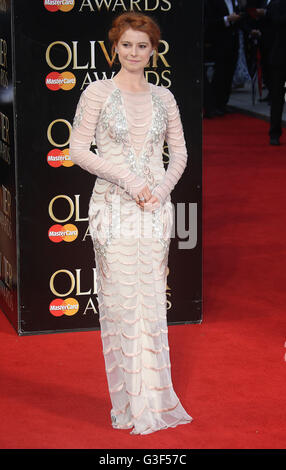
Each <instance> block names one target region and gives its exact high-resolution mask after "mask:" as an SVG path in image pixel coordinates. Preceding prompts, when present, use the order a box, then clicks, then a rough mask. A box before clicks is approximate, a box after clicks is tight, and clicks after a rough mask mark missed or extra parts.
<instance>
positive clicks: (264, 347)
mask: <svg viewBox="0 0 286 470" xmlns="http://www.w3.org/2000/svg"><path fill="white" fill-rule="evenodd" d="M267 130H268V124H267V123H265V122H264V121H260V120H257V119H255V118H250V117H245V116H240V115H238V114H236V115H235V114H234V115H228V116H226V117H225V118H220V119H216V120H210V121H204V134H205V136H204V150H205V152H204V321H203V323H202V324H201V325H187V326H183V325H177V326H170V327H169V341H170V347H171V361H172V376H173V383H174V387H175V390H176V392H177V394H178V395H179V397H180V399H181V401H182V403H183V405H184V406H185V407H186V409H187V411H188V412H189V413H190V414H191V415H192V416H193V418H194V421H193V423H191V424H187V425H182V426H178V427H177V428H175V429H170V430H165V431H159V432H157V433H154V434H151V435H147V436H136V435H130V434H129V431H128V430H114V429H113V428H112V427H111V425H110V421H109V411H110V402H109V398H108V392H107V383H106V377H105V371H104V363H103V356H102V348H101V340H100V333H99V332H98V331H97V332H88V333H66V334H52V335H43V336H30V337H18V336H17V335H16V333H15V332H14V330H13V329H12V327H11V326H10V324H9V323H8V321H7V320H6V318H5V317H4V315H2V314H1V315H0V354H1V375H0V380H1V387H0V394H1V399H0V400H1V401H0V416H1V425H0V426H1V430H0V447H1V448H2V449H11V448H18V449H31V448H42V449H47V448H51V449H58V448H62V449H75V448H82V449H87V448H91V449H96V448H97V449H112V448H114V449H129V448H135V449H140V448H144V449H168V448H169V449H176V448H177V449H180V448H190V449H230V448H233V449H267V448H270V449H278V448H285V395H286V394H285V370H286V363H285V353H286V348H285V304H286V289H285V285H286V269H285V266H286V248H285V239H286V224H285V214H284V213H285V202H286V201H285V199H286V190H285V186H286V152H285V148H286V145H285V144H286V142H285V137H284V145H282V146H281V147H279V148H278V147H277V148H276V147H270V146H269V145H268V136H267ZM282 143H283V139H282Z"/></svg>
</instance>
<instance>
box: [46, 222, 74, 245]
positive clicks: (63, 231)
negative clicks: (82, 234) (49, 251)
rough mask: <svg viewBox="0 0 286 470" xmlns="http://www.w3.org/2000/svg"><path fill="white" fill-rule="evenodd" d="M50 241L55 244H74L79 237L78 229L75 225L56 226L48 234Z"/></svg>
mask: <svg viewBox="0 0 286 470" xmlns="http://www.w3.org/2000/svg"><path fill="white" fill-rule="evenodd" d="M48 236H49V239H50V240H51V241H52V242H54V243H60V242H62V241H64V242H73V241H74V240H75V239H76V238H77V236H78V229H77V227H76V226H75V225H73V224H66V225H60V224H55V225H53V226H52V227H50V229H49V232H48Z"/></svg>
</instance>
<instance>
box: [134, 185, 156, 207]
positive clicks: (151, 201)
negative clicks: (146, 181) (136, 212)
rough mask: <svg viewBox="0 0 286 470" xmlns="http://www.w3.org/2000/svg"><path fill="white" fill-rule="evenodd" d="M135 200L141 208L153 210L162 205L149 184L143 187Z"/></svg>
mask: <svg viewBox="0 0 286 470" xmlns="http://www.w3.org/2000/svg"><path fill="white" fill-rule="evenodd" d="M135 200H136V203H137V204H138V206H139V207H141V209H146V210H153V209H157V207H159V205H160V201H159V199H158V198H157V197H156V196H154V195H153V194H152V193H151V191H150V189H149V187H148V185H146V186H145V187H144V188H143V189H142V191H141V192H140V193H139V194H138V195H137V196H136V198H135Z"/></svg>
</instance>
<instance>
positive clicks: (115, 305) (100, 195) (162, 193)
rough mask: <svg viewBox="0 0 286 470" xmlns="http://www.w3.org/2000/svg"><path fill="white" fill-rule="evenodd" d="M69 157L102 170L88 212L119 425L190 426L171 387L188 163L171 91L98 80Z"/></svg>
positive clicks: (134, 429) (143, 429)
mask: <svg viewBox="0 0 286 470" xmlns="http://www.w3.org/2000/svg"><path fill="white" fill-rule="evenodd" d="M94 139H95V142H96V146H97V153H96V154H95V153H94V152H91V151H90V144H91V142H92V141H93V140H94ZM165 141H166V142H167V144H168V148H169V154H170V161H169V165H168V169H167V171H166V170H165V168H164V164H163V158H162V152H163V145H164V142H165ZM70 156H71V159H72V161H73V162H74V163H75V164H77V165H79V166H80V167H81V168H83V169H84V170H86V171H88V172H90V173H92V174H94V175H96V176H97V178H96V180H95V184H94V187H93V191H92V195H91V198H90V202H89V210H88V216H89V230H90V234H91V237H92V240H93V246H94V254H95V264H96V271H97V293H98V309H99V321H100V329H101V338H102V347H103V354H104V360H105V369H106V375H107V382H108V388H109V393H110V399H111V406H112V408H111V423H112V426H113V427H114V428H120V429H123V428H124V429H131V434H149V433H151V432H154V431H158V430H160V429H165V428H168V427H175V426H177V425H178V424H184V423H189V422H191V421H192V418H191V416H190V415H189V414H188V413H187V412H186V411H185V409H184V408H183V406H182V404H181V402H180V400H179V398H178V397H177V395H176V393H175V391H174V388H173V384H172V378H171V364H170V355H169V344H168V328H167V302H166V281H167V267H168V254H169V245H170V238H171V232H172V226H173V220H174V209H173V206H172V203H171V197H170V193H171V191H172V190H173V188H174V186H175V185H176V183H177V182H178V180H179V179H180V177H181V175H182V173H183V171H184V169H185V167H186V163H187V151H186V145H185V140H184V134H183V128H182V124H181V119H180V114H179V110H178V106H177V104H176V101H175V98H174V96H173V94H172V93H171V92H170V91H169V90H168V89H166V88H163V87H159V86H156V85H152V84H149V90H148V91H146V92H145V91H144V92H129V91H124V90H121V89H119V88H118V87H117V86H116V84H115V83H114V81H113V80H112V79H108V80H98V81H96V82H93V83H91V84H90V85H89V86H88V87H87V88H86V89H85V90H84V91H83V92H82V94H81V96H80V99H79V102H78V105H77V109H76V113H75V117H74V122H73V128H72V131H71V137H70ZM146 184H148V186H149V188H150V190H151V192H152V193H153V194H155V195H156V196H157V198H158V200H159V201H160V202H159V203H157V205H155V206H154V207H153V208H152V209H151V210H150V208H149V210H142V209H141V208H140V207H139V206H138V205H137V204H136V201H135V197H136V196H137V195H138V194H139V193H140V191H141V190H142V189H143V188H144V186H145V185H146Z"/></svg>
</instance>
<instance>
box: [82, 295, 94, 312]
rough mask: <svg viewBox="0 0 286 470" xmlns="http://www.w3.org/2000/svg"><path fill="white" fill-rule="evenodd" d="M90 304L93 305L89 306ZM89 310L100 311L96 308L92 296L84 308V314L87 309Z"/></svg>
mask: <svg viewBox="0 0 286 470" xmlns="http://www.w3.org/2000/svg"><path fill="white" fill-rule="evenodd" d="M89 305H91V306H89ZM87 310H92V311H93V313H98V311H97V310H96V308H95V306H94V303H93V301H92V298H91V297H90V298H89V299H88V302H87V304H86V307H85V309H84V312H83V315H86V311H87Z"/></svg>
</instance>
